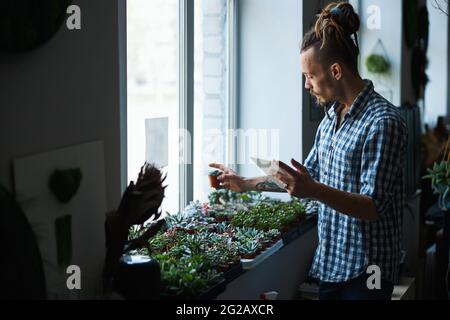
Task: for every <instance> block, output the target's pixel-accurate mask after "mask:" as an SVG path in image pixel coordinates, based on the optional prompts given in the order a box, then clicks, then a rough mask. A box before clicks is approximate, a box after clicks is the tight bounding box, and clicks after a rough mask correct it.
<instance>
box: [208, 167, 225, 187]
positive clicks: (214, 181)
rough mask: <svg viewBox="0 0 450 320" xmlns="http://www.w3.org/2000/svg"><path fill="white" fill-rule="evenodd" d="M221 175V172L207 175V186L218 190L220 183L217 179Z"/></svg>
mask: <svg viewBox="0 0 450 320" xmlns="http://www.w3.org/2000/svg"><path fill="white" fill-rule="evenodd" d="M221 174H222V172H221V171H218V170H216V171H212V172H210V173H209V174H208V179H209V185H210V186H211V188H214V189H216V190H218V189H220V181H219V180H217V177H218V176H220V175H221Z"/></svg>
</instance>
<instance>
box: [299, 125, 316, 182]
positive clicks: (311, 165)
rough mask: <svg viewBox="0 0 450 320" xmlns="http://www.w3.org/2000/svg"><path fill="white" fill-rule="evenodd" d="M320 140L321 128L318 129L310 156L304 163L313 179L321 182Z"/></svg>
mask: <svg viewBox="0 0 450 320" xmlns="http://www.w3.org/2000/svg"><path fill="white" fill-rule="evenodd" d="M319 138H320V126H319V128H318V129H317V133H316V139H315V141H314V145H313V147H312V149H311V151H310V152H309V154H308V156H307V157H306V160H305V161H304V163H303V165H304V166H305V167H306V169H307V170H308V172H309V174H310V175H311V177H312V178H313V179H314V180H316V181H319V179H320V173H319V172H320V171H319V170H320V168H319V155H318V146H319Z"/></svg>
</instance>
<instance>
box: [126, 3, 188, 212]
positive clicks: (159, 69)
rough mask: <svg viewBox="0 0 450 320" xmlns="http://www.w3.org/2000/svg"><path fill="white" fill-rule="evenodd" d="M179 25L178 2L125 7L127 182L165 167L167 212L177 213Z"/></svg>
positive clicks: (163, 208)
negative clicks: (145, 169)
mask: <svg viewBox="0 0 450 320" xmlns="http://www.w3.org/2000/svg"><path fill="white" fill-rule="evenodd" d="M177 19H178V4H177V0H151V1H148V0H128V1H127V77H128V78H127V85H128V90H127V91H128V92H127V94H128V101H127V145H128V168H127V169H128V170H127V171H128V180H129V181H130V180H136V178H137V174H138V172H139V170H140V167H141V166H142V165H143V164H144V162H145V161H147V162H149V163H155V164H156V165H158V166H160V167H162V170H163V171H164V172H165V173H167V180H166V183H167V184H168V187H167V189H166V197H165V199H164V201H163V205H162V210H163V212H165V211H169V212H176V211H177V210H178V196H179V179H178V152H179V147H178V144H177V143H174V141H176V139H177V138H178V137H177V133H178V128H179V125H178V123H179V114H178V104H177V98H178V96H177V95H178V86H177V82H178V72H177V63H178V56H177V53H178V47H177V46H178V35H177ZM169 145H170V148H169Z"/></svg>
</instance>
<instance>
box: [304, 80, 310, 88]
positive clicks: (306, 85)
mask: <svg viewBox="0 0 450 320" xmlns="http://www.w3.org/2000/svg"><path fill="white" fill-rule="evenodd" d="M305 89H306V90H309V89H311V83H310V82H309V80H308V79H306V80H305Z"/></svg>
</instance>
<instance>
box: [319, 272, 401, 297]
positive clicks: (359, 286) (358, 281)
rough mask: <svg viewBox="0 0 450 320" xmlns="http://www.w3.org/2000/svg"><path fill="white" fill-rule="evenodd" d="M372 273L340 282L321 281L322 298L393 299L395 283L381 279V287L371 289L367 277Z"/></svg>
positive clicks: (320, 295)
mask: <svg viewBox="0 0 450 320" xmlns="http://www.w3.org/2000/svg"><path fill="white" fill-rule="evenodd" d="M369 276H370V275H369V274H366V273H363V274H362V275H360V276H359V277H357V278H355V279H352V280H349V281H346V282H340V283H331V282H323V281H321V282H320V285H319V299H320V300H391V296H392V291H393V290H394V285H393V284H392V282H390V281H386V280H383V279H382V280H381V288H380V289H373V290H370V289H369V288H368V287H367V279H368V277H369Z"/></svg>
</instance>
